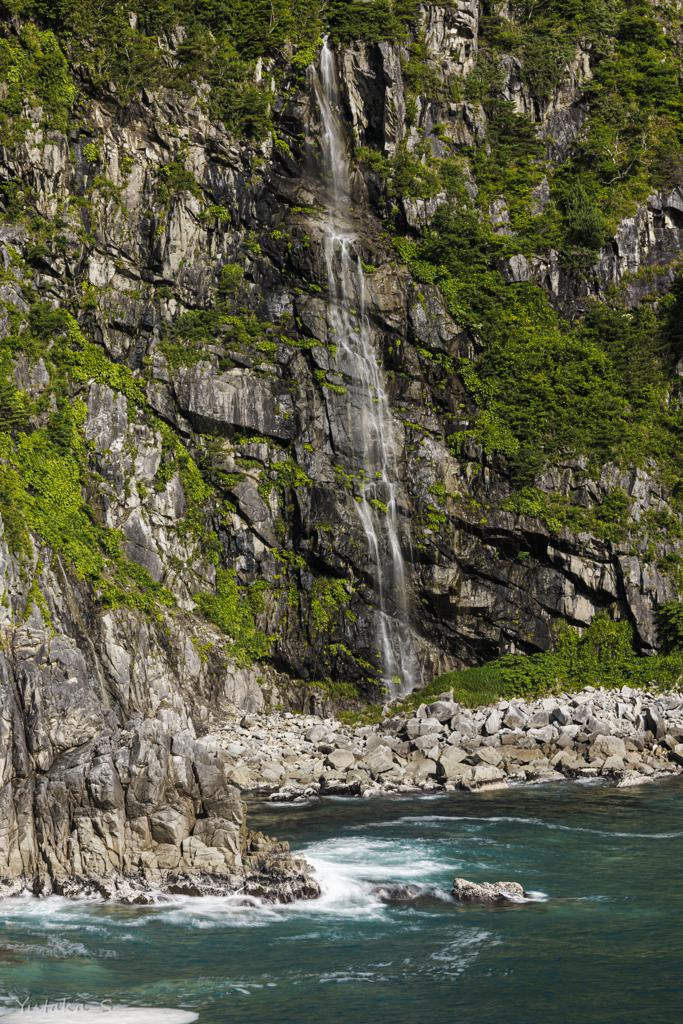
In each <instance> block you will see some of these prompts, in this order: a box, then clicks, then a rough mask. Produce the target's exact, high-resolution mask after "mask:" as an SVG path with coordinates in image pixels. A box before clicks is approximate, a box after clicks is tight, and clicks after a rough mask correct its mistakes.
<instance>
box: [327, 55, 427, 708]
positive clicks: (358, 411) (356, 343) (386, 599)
mask: <svg viewBox="0 0 683 1024" xmlns="http://www.w3.org/2000/svg"><path fill="white" fill-rule="evenodd" d="M320 70H321V79H322V81H321V80H320V79H318V76H317V74H316V72H315V68H313V66H311V67H310V68H309V80H310V82H311V85H312V88H313V90H314V92H315V97H316V100H317V102H318V106H319V109H320V120H321V126H322V138H321V143H322V148H323V154H324V160H325V165H326V169H327V172H328V174H329V178H330V181H331V185H332V203H331V207H330V209H329V213H328V220H327V230H326V231H325V233H324V238H323V244H324V251H325V260H326V264H327V278H328V283H329V315H330V320H331V323H332V329H333V331H334V332H335V341H336V343H337V345H338V349H337V353H336V357H335V369H336V370H337V371H338V372H339V373H340V374H343V375H344V378H345V380H346V381H348V382H349V398H350V403H351V404H350V406H349V408H350V415H349V417H348V422H347V425H346V429H347V432H348V435H349V437H348V440H349V447H350V450H351V452H352V455H353V457H354V458H353V461H354V464H355V468H356V469H357V470H358V473H357V474H356V477H357V478H358V477H361V479H362V486H361V493H362V497H363V500H362V501H361V502H360V503H359V505H358V512H359V515H360V519H361V523H362V525H363V530H364V531H365V535H366V538H367V544H368V555H369V561H370V563H371V564H374V566H375V569H374V579H375V583H374V587H375V593H376V601H377V610H378V613H379V614H378V638H377V639H378V640H379V643H380V645H381V655H382V675H383V678H384V681H385V685H387V686H388V687H389V689H390V692H391V693H392V694H394V693H396V692H399V691H403V692H405V691H409V690H410V689H411V688H412V686H413V683H414V681H415V675H416V668H417V659H416V656H415V651H414V650H413V647H412V644H411V636H410V630H409V628H408V618H409V616H408V601H407V594H406V579H405V567H404V560H403V554H402V551H401V544H400V539H399V525H400V524H399V507H398V499H399V498H400V494H401V489H400V485H399V483H398V473H397V465H396V461H397V460H396V452H395V448H394V433H393V423H392V418H391V414H390V411H389V403H388V401H387V396H386V392H385V389H384V386H383V381H382V374H381V371H380V368H379V366H378V359H377V355H376V352H375V349H374V347H373V344H372V338H371V331H370V324H369V320H368V316H367V312H366V308H367V302H366V281H365V275H364V273H363V266H362V262H361V260H360V257H359V254H358V252H357V249H356V238H355V236H354V235H353V233H352V232H351V231H350V230H347V229H346V228H345V227H344V225H345V224H348V223H349V221H350V219H351V218H350V198H349V184H350V183H349V159H348V153H347V140H346V133H345V130H344V127H343V125H342V123H341V121H340V118H339V116H338V114H337V109H338V102H337V101H338V94H337V85H336V76H335V64H334V55H333V53H332V51H331V50H330V49H329V48H328V46H327V40H325V41H324V42H323V48H322V54H321V60H320Z"/></svg>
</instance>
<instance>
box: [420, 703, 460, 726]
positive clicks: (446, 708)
mask: <svg viewBox="0 0 683 1024" xmlns="http://www.w3.org/2000/svg"><path fill="white" fill-rule="evenodd" d="M459 711H460V705H459V704H454V703H453V701H451V700H437V701H434V703H433V704H429V705H428V706H427V714H428V715H429V717H430V718H436V719H438V721H439V722H447V721H448V720H449V719H450V718H453V716H454V715H457V713H458V712H459Z"/></svg>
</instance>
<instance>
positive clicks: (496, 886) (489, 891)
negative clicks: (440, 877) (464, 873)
mask: <svg viewBox="0 0 683 1024" xmlns="http://www.w3.org/2000/svg"><path fill="white" fill-rule="evenodd" d="M451 891H452V893H453V896H454V897H455V898H456V900H460V901H461V902H463V903H503V902H505V901H511V902H513V903H519V902H520V901H521V900H523V899H524V898H525V896H527V893H525V892H524V889H523V887H522V886H521V885H520V884H519V882H481V883H479V884H478V883H477V882H470V881H468V880H467V879H466V878H454V879H453V889H452V890H451Z"/></svg>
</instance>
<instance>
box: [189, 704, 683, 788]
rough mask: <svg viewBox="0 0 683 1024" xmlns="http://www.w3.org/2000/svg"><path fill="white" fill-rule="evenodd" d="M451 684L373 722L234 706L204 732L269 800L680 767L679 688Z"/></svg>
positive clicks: (628, 777) (624, 778)
mask: <svg viewBox="0 0 683 1024" xmlns="http://www.w3.org/2000/svg"><path fill="white" fill-rule="evenodd" d="M452 696H453V695H452V692H451V693H443V694H441V697H440V698H439V699H438V700H435V701H432V703H429V704H422V705H420V706H419V707H418V708H417V709H412V710H411V711H410V712H406V711H404V710H401V702H400V700H399V701H397V702H396V703H395V704H394V706H391V705H389V706H385V708H384V712H383V716H382V720H381V721H380V722H379V723H377V724H375V725H364V726H359V727H355V728H354V727H351V726H343V725H341V724H340V723H339V722H338V721H335V720H334V719H330V718H326V719H325V720H323V721H321V720H320V719H318V718H314V717H312V716H303V715H296V714H292V713H291V712H285V713H270V714H262V715H258V714H247V715H242V713H241V712H240V711H239V710H236V711H235V712H234V720H233V722H232V723H228V724H226V725H225V726H224V727H223V729H222V730H221V731H220V732H219V733H216V734H213V735H212V736H210V737H205V740H204V742H205V743H207V744H209V745H210V747H211V748H212V749H214V750H215V751H216V753H218V751H221V752H225V753H227V754H228V755H229V756H230V758H231V760H232V761H233V762H234V766H233V767H232V768H231V769H230V770H229V772H228V777H229V778H230V780H231V781H232V782H233V783H234V784H235V785H237V786H239V787H240V788H241V789H242V790H244V791H246V792H253V791H258V792H270V794H271V795H270V797H269V799H270V800H272V801H280V800H283V801H284V800H291V801H295V800H299V801H301V800H306V799H310V798H311V797H313V796H316V795H325V794H328V795H348V796H378V795H382V794H390V793H415V792H419V791H423V792H438V791H439V790H443V791H446V792H451V791H453V790H456V789H460V790H470V791H472V790H485V789H491V788H501V787H505V786H509V785H510V786H513V785H523V784H538V783H548V782H553V781H564V780H565V779H577V780H581V779H584V780H585V779H597V778H602V779H605V780H606V781H609V782H610V783H614V784H616V785H617V786H619V787H622V788H623V787H627V786H637V785H641V784H643V783H646V782H650V781H653V780H654V779H658V778H665V777H670V776H674V775H678V774H680V773H681V771H683V767H682V766H683V695H681V694H680V693H669V694H650V693H647V692H641V691H636V690H632V689H630V688H629V687H627V686H625V687H623V688H622V689H621V690H604V689H603V690H596V689H594V688H593V687H590V686H589V687H586V688H585V689H584V690H582V691H581V692H579V693H567V694H562V695H559V696H556V697H544V698H542V699H539V700H529V701H524V700H521V699H520V700H513V701H499V702H498V703H497V704H495V705H492V706H483V707H479V708H475V709H469V708H465V707H462V706H461V705H460V704H458V703H455V702H453V700H452Z"/></svg>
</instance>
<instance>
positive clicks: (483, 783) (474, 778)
mask: <svg viewBox="0 0 683 1024" xmlns="http://www.w3.org/2000/svg"><path fill="white" fill-rule="evenodd" d="M460 785H461V786H462V787H463V789H470V790H473V789H504V788H505V787H506V786H507V782H506V781H505V775H504V773H503V772H502V771H501V770H500V768H496V767H494V765H492V764H482V765H478V766H477V767H476V768H471V769H470V770H469V771H468V772H465V774H464V775H462V776H461V778H460Z"/></svg>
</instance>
